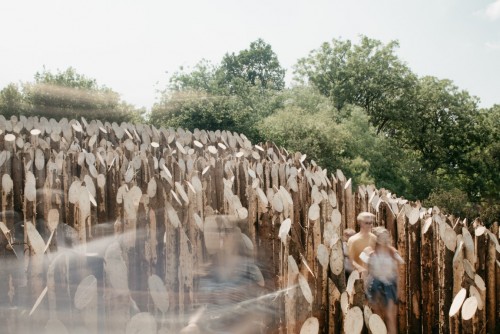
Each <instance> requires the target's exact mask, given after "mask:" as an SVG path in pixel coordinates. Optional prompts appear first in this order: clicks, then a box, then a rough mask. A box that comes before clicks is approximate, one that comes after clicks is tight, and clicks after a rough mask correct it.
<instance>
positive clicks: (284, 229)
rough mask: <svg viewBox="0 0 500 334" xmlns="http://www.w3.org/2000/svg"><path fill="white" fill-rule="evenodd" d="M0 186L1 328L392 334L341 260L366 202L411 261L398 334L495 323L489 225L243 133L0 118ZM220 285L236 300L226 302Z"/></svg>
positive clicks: (488, 329)
mask: <svg viewBox="0 0 500 334" xmlns="http://www.w3.org/2000/svg"><path fill="white" fill-rule="evenodd" d="M0 188H1V190H2V196H1V199H0V208H1V215H0V221H1V223H0V229H1V230H2V233H1V235H0V257H1V261H2V268H3V269H2V271H1V272H0V276H1V277H0V302H1V305H2V307H1V309H0V317H1V319H2V332H6V333H17V332H26V333H27V332H30V331H36V332H39V331H40V328H47V332H50V333H55V332H57V333H59V332H60V333H66V332H69V333H72V332H82V333H85V332H103V333H104V332H106V333H108V332H109V333H123V332H127V333H135V332H140V330H142V332H144V333H150V332H158V333H177V332H179V331H181V330H183V331H184V332H188V331H189V330H193V331H192V332H193V333H194V332H195V330H196V328H198V330H199V332H201V333H205V332H206V333H209V332H210V330H212V332H214V333H215V332H221V330H220V329H217V328H230V327H231V326H232V323H231V318H234V317H235V316H234V314H239V315H238V317H239V318H238V317H236V318H237V319H240V320H241V323H240V325H241V326H240V331H237V330H233V331H232V332H233V333H247V332H248V333H253V332H256V331H257V332H260V333H343V332H345V333H357V332H358V333H359V332H362V331H364V330H366V331H369V332H372V333H383V332H384V329H385V328H384V325H383V323H382V321H381V319H380V317H379V316H378V315H376V314H372V311H371V309H370V307H368V306H367V305H366V301H365V296H364V291H363V282H362V281H361V280H360V279H359V274H358V273H357V272H354V273H353V274H351V276H350V277H349V278H348V279H346V277H345V273H344V268H343V261H344V254H343V249H342V233H343V230H344V229H345V228H354V229H356V228H357V226H356V223H355V217H356V215H357V214H358V213H359V212H361V211H370V212H372V213H374V214H375V215H376V225H381V226H385V227H386V228H387V229H388V230H389V231H390V232H391V235H392V238H393V242H394V245H395V246H396V247H397V249H398V251H399V252H400V254H401V256H402V257H403V259H404V260H405V262H406V263H405V265H403V266H400V268H399V279H398V282H399V283H398V284H399V289H398V302H399V304H398V317H397V318H398V331H399V332H400V333H496V332H497V331H498V329H499V328H500V327H499V324H497V322H498V320H497V319H500V263H499V262H498V260H497V258H498V253H499V252H500V246H499V244H498V225H497V224H496V223H495V224H493V225H492V226H491V227H490V228H485V227H484V226H483V225H482V224H481V222H480V221H479V220H476V221H474V222H467V221H466V220H461V219H459V218H456V217H451V216H446V215H444V214H443V213H442V212H440V210H439V209H438V208H436V207H434V208H428V209H426V208H423V207H421V205H420V203H418V202H417V203H413V202H408V201H407V200H404V199H402V198H397V197H396V196H395V195H393V194H391V193H390V192H389V191H387V190H384V189H375V187H373V186H358V187H357V188H354V187H353V185H352V183H351V180H350V179H349V180H348V179H346V177H345V176H344V175H343V174H342V172H341V171H340V170H337V171H335V172H333V173H332V172H330V171H327V170H325V169H322V168H321V167H320V166H317V165H316V163H315V162H314V161H310V160H309V159H307V157H306V155H305V154H304V155H302V154H300V153H294V154H290V153H288V152H287V151H286V150H285V149H282V148H278V147H276V146H275V145H274V144H272V143H265V144H261V145H254V144H252V143H251V142H250V141H249V140H248V139H247V138H246V137H245V136H244V135H240V134H236V133H231V132H229V131H215V132H212V131H199V130H194V131H192V132H190V131H185V130H182V129H177V130H174V129H163V128H160V129H157V128H155V127H154V126H150V125H140V124H139V125H132V124H126V123H122V124H120V125H118V124H116V123H113V124H109V123H102V122H100V121H91V122H87V121H86V120H85V119H81V120H80V121H78V120H70V121H68V120H66V119H62V120H61V121H55V120H53V119H50V120H47V119H45V118H36V117H35V118H26V117H23V116H20V117H19V118H17V117H12V118H11V119H9V120H6V119H5V118H3V116H1V115H0ZM226 261H227V262H226ZM214 268H217V269H214ZM231 268H240V269H238V270H241V272H242V273H243V274H241V273H239V274H238V273H237V274H235V271H236V270H233V271H231V270H230V269H231ZM241 268H243V269H241ZM219 271H220V272H219ZM220 273H222V274H221V275H222V276H221V275H219V274H220ZM214 277H216V278H217V279H214ZM221 277H223V278H226V279H228V280H231V279H232V281H231V282H236V283H238V282H239V283H240V286H239V287H238V286H237V287H232V288H231V289H233V290H234V291H238V292H237V293H236V294H232V295H229V297H227V298H226V296H225V295H224V297H223V294H224V286H225V285H224V284H223V283H224V282H222V283H221V280H222V281H223V280H224V279H221ZM242 277H249V278H250V279H249V280H245V281H244V283H242V282H243V281H242ZM238 280H239V281H238ZM207 282H208V283H207ZM218 289H219V290H218ZM207 291H208V292H207ZM214 291H217V293H215V292H214ZM224 298H226V299H227V303H226V305H225V307H222V308H221V307H219V308H215V307H214V305H218V306H221V305H219V304H221V300H223V299H224ZM226 299H224V300H226ZM249 304H251V305H252V307H247V306H245V305H249ZM256 306H259V307H256ZM245 307H246V308H245ZM241 309H245V310H247V313H248V314H250V315H258V316H254V317H252V316H246V315H241V314H240V313H241V312H240V313H238V312H239V311H238V312H236V311H235V310H241ZM214 310H216V311H214ZM211 312H212V313H211ZM213 312H216V313H213ZM217 312H219V313H217ZM235 312H236V313H235ZM233 313H234V314H233ZM214 314H216V316H214ZM228 314H229V316H228ZM248 314H247V315H248ZM226 318H228V319H226ZM214 319H216V320H214ZM225 319H226V320H227V321H226V320H225ZM244 319H248V322H249V323H252V324H254V325H252V326H244V325H243V323H244ZM211 323H213V324H211ZM255 323H258V325H255ZM203 326H205V327H206V328H205V329H203ZM218 326H219V327H218ZM224 326H226V327H224ZM246 327H249V328H250V329H248V328H246ZM245 328H246V329H245ZM245 330H248V331H245Z"/></svg>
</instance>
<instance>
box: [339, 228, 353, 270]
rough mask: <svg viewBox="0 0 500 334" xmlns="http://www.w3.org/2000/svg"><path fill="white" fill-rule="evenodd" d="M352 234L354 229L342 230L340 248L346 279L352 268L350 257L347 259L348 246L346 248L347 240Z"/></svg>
mask: <svg viewBox="0 0 500 334" xmlns="http://www.w3.org/2000/svg"><path fill="white" fill-rule="evenodd" d="M354 234H356V231H354V230H353V229H352V228H346V229H345V230H344V237H343V240H342V248H343V251H344V270H345V275H346V279H347V278H348V277H349V275H350V274H351V272H352V271H353V270H354V267H353V265H352V262H351V259H349V254H348V248H347V242H348V240H349V238H351V237H352V236H353V235H354Z"/></svg>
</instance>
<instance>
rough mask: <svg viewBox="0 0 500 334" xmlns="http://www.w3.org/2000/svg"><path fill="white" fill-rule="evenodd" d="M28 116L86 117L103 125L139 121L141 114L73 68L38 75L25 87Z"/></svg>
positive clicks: (113, 92) (116, 94)
mask: <svg viewBox="0 0 500 334" xmlns="http://www.w3.org/2000/svg"><path fill="white" fill-rule="evenodd" d="M24 98H25V101H26V103H27V104H28V106H29V109H28V112H27V113H28V114H30V115H38V116H45V117H52V118H55V119H60V118H63V117H67V118H79V117H85V118H87V119H100V120H102V121H116V122H122V121H126V122H127V121H139V120H141V112H142V111H140V110H137V109H136V108H135V107H134V106H132V105H130V104H128V103H126V102H124V101H122V100H121V99H120V95H119V94H118V93H116V92H115V91H113V90H112V89H110V88H108V87H106V86H100V85H98V84H97V81H96V80H95V79H92V78H88V77H86V76H84V75H82V74H79V73H77V72H76V70H75V69H74V68H71V67H70V68H68V69H66V70H65V71H57V73H52V72H50V71H47V70H45V69H44V70H43V71H42V72H37V73H36V74H35V81H34V82H33V83H27V84H25V85H24Z"/></svg>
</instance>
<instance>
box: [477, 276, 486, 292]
mask: <svg viewBox="0 0 500 334" xmlns="http://www.w3.org/2000/svg"><path fill="white" fill-rule="evenodd" d="M474 283H476V286H477V288H478V289H479V290H480V291H486V284H484V280H483V279H482V278H481V276H479V275H478V274H476V275H475V276H474Z"/></svg>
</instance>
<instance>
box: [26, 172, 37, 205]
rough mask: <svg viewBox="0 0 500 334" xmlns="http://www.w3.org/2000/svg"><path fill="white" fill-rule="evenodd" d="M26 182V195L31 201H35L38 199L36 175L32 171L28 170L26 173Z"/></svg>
mask: <svg viewBox="0 0 500 334" xmlns="http://www.w3.org/2000/svg"><path fill="white" fill-rule="evenodd" d="M25 180H26V181H25V182H26V183H25V184H24V197H25V198H26V199H27V200H28V201H30V202H33V201H34V200H35V199H36V179H35V175H33V173H32V172H30V171H28V172H27V173H26V178H25Z"/></svg>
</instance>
